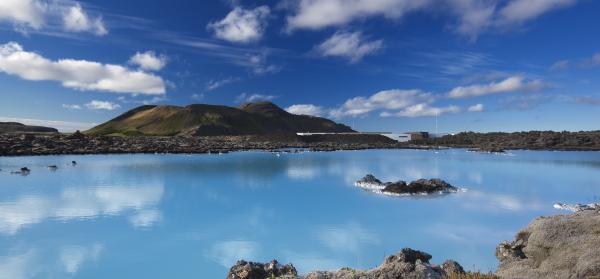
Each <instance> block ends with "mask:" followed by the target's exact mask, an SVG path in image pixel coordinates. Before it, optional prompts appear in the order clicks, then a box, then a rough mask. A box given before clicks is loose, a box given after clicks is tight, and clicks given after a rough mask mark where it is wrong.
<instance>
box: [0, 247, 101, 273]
mask: <svg viewBox="0 0 600 279" xmlns="http://www.w3.org/2000/svg"><path fill="white" fill-rule="evenodd" d="M103 250H104V246H103V245H102V244H98V243H96V244H93V245H89V246H80V245H66V246H62V247H60V248H59V249H58V251H56V250H51V252H50V254H46V253H42V252H43V251H40V250H39V249H33V248H32V249H29V250H27V251H26V252H24V253H15V254H12V255H8V256H3V257H0V278H7V279H8V278H10V279H28V278H38V277H40V278H64V277H70V276H67V275H66V274H70V275H73V274H75V273H77V271H79V270H80V269H81V267H82V266H83V265H84V264H85V263H86V262H93V261H96V260H97V259H98V257H99V256H100V254H101V253H102V251H103ZM48 259H50V260H48Z"/></svg>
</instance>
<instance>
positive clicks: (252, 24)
mask: <svg viewBox="0 0 600 279" xmlns="http://www.w3.org/2000/svg"><path fill="white" fill-rule="evenodd" d="M270 12H271V11H270V9H269V7H268V6H260V7H257V8H255V9H253V10H245V9H243V8H240V7H236V8H234V9H233V10H232V11H231V12H230V13H229V14H227V16H226V17H225V18H223V19H222V20H220V21H216V22H211V23H209V24H208V29H210V30H213V31H214V32H215V36H216V37H217V38H220V39H223V40H226V41H230V42H235V43H249V42H253V41H258V40H260V39H261V38H262V36H263V34H264V32H265V29H266V27H267V18H268V16H269V14H270Z"/></svg>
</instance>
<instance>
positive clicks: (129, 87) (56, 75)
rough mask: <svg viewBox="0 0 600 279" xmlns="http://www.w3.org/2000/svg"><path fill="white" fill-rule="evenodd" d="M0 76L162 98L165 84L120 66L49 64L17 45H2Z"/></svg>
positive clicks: (65, 61) (84, 62)
mask: <svg viewBox="0 0 600 279" xmlns="http://www.w3.org/2000/svg"><path fill="white" fill-rule="evenodd" d="M0 72H4V73H7V74H10V75H16V76H19V77H21V78H22V79H26V80H36V81H39V80H52V81H58V82H61V83H62V85H63V86H64V87H67V88H74V89H78V90H84V91H85V90H94V91H109V92H116V93H134V94H149V95H162V94H164V93H165V91H166V89H165V82H164V81H163V79H162V78H160V77H159V76H156V75H153V74H150V73H146V72H144V71H139V70H131V69H128V68H126V67H123V66H120V65H113V64H102V63H98V62H93V61H87V60H75V59H59V60H56V61H52V60H49V59H47V58H44V57H43V56H41V55H39V54H37V53H35V52H28V51H25V50H23V47H22V46H21V45H19V44H18V43H15V42H10V43H7V44H4V45H0Z"/></svg>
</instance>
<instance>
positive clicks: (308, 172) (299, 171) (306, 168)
mask: <svg viewBox="0 0 600 279" xmlns="http://www.w3.org/2000/svg"><path fill="white" fill-rule="evenodd" d="M285 172H286V174H287V176H288V177H289V178H291V179H311V178H314V177H316V176H318V175H319V169H318V168H317V167H316V166H314V165H310V164H306V165H305V164H290V165H288V166H287V168H286V170H285Z"/></svg>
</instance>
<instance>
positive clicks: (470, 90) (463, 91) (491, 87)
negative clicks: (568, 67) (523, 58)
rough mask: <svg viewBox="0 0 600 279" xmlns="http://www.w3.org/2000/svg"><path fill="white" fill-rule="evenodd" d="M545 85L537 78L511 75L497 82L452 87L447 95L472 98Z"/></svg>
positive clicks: (521, 90) (532, 89) (534, 88)
mask: <svg viewBox="0 0 600 279" xmlns="http://www.w3.org/2000/svg"><path fill="white" fill-rule="evenodd" d="M546 86H547V85H546V84H545V83H543V82H542V81H541V80H539V79H536V80H526V79H525V78H524V77H522V76H513V77H509V78H507V79H504V80H502V81H499V82H491V83H488V84H474V85H469V86H459V87H456V88H454V89H452V90H451V91H450V92H449V93H448V96H449V97H450V98H472V97H479V96H485V95H491V94H499V93H509V92H530V91H538V90H540V89H542V88H544V87H546Z"/></svg>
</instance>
